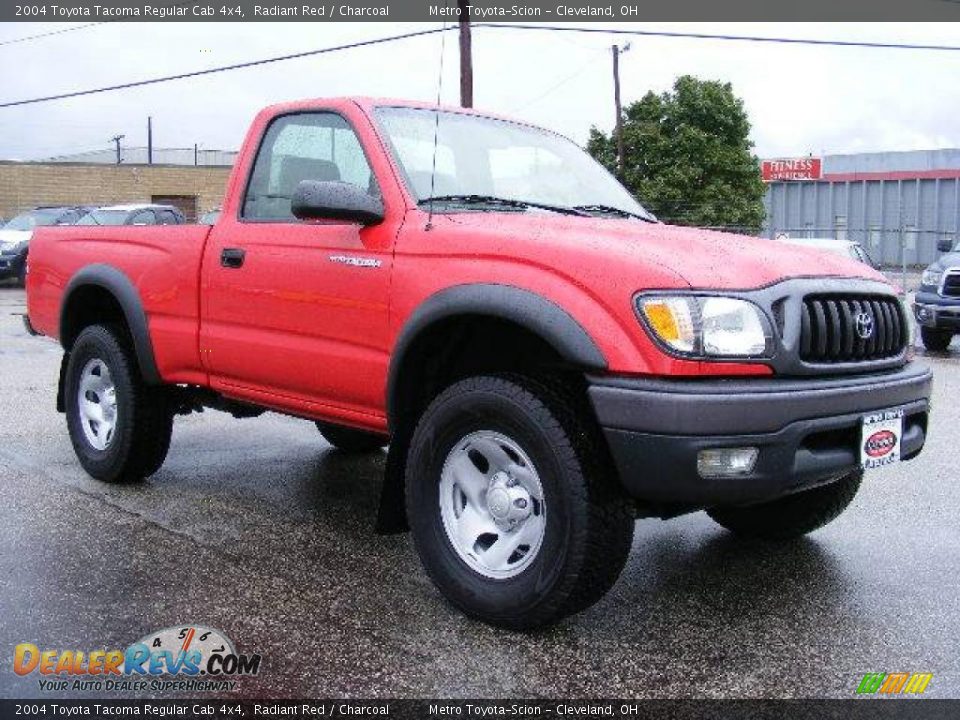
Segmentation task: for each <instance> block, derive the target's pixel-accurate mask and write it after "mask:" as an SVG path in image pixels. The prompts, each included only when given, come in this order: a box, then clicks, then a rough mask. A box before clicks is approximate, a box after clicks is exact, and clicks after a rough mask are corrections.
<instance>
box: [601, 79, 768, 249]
mask: <svg viewBox="0 0 960 720" xmlns="http://www.w3.org/2000/svg"><path fill="white" fill-rule="evenodd" d="M623 140H624V163H623V164H624V167H623V172H622V173H617V174H618V175H620V177H621V180H622V181H623V183H624V184H625V185H626V186H627V188H628V189H629V190H630V191H631V192H632V193H634V195H636V197H637V198H638V199H639V200H640V201H641V202H642V203H643V204H644V205H645V206H646V207H647V208H649V209H650V210H651V211H652V212H653V213H655V214H656V215H657V216H658V217H659V218H660V219H661V220H663V221H664V222H669V223H675V224H679V225H698V226H722V225H724V226H730V225H732V226H737V227H741V228H744V229H748V230H758V229H759V228H760V226H761V224H762V223H763V220H764V214H765V213H764V208H763V194H764V185H763V181H762V180H761V179H760V164H759V161H758V160H757V158H756V156H755V155H754V154H753V152H752V149H753V143H752V142H751V141H750V121H749V119H748V118H747V113H746V110H744V107H743V101H742V100H741V99H740V98H738V97H736V96H735V95H734V94H733V88H732V86H731V85H730V83H721V82H717V81H714V80H699V79H697V78H695V77H691V76H689V75H684V76H683V77H680V78H677V80H676V82H675V83H674V85H673V89H672V90H671V91H669V92H665V93H662V94H660V95H655V94H654V93H652V92H649V93H647V94H646V95H645V96H644V97H643V98H642V99H641V100H639V101H637V102H635V103H633V104H632V105H630V106H629V107H627V108H626V110H625V112H624V121H623ZM587 150H588V151H589V152H590V154H591V155H593V157H595V158H596V159H597V160H599V161H600V162H601V163H603V164H604V165H605V166H606V167H607V168H608V169H609V170H611V171H612V172H614V173H616V165H617V163H616V156H617V150H616V140H615V138H614V137H613V134H611V135H606V134H604V133H603V132H601V131H600V130H598V129H597V128H596V127H592V128H591V129H590V139H589V141H588V143H587Z"/></svg>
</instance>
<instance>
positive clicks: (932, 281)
mask: <svg viewBox="0 0 960 720" xmlns="http://www.w3.org/2000/svg"><path fill="white" fill-rule="evenodd" d="M942 277H943V270H937V269H935V268H927V269H926V270H924V271H923V275H921V276H920V284H921V285H926V286H927V287H939V285H940V278H942Z"/></svg>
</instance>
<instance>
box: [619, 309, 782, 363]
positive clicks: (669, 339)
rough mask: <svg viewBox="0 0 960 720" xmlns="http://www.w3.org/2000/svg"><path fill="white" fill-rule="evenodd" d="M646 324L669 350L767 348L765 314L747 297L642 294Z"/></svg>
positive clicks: (744, 353)
mask: <svg viewBox="0 0 960 720" xmlns="http://www.w3.org/2000/svg"><path fill="white" fill-rule="evenodd" d="M637 306H638V309H639V310H640V315H641V317H642V318H643V320H644V324H645V325H646V327H647V330H648V331H649V332H650V333H651V334H652V335H653V336H654V338H655V339H657V340H658V341H660V342H661V343H663V344H664V345H666V346H667V347H668V348H669V349H670V350H673V351H674V352H677V353H679V354H682V355H689V356H691V357H763V356H766V355H769V354H770V351H771V350H772V346H773V343H772V340H773V332H772V331H771V328H770V323H769V321H768V320H767V317H766V315H764V314H763V312H762V311H761V310H760V308H758V307H757V306H756V305H754V304H753V303H751V302H748V301H746V300H741V299H739V298H732V297H719V296H708V295H666V296H662V295H643V296H641V297H640V298H639V299H638V301H637Z"/></svg>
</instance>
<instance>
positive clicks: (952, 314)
mask: <svg viewBox="0 0 960 720" xmlns="http://www.w3.org/2000/svg"><path fill="white" fill-rule="evenodd" d="M913 316H914V317H915V318H916V319H917V323H918V324H920V325H922V326H923V327H928V328H936V329H937V330H955V331H958V332H960V297H944V296H942V295H937V294H936V293H931V292H925V291H922V290H921V291H920V292H918V293H917V294H916V297H915V298H914V301H913Z"/></svg>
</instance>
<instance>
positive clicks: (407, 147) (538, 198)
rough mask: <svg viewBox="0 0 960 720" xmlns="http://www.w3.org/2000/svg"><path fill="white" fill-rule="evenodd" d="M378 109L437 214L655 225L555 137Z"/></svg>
mask: <svg viewBox="0 0 960 720" xmlns="http://www.w3.org/2000/svg"><path fill="white" fill-rule="evenodd" d="M376 112H377V116H378V118H379V120H380V123H381V125H382V126H383V128H384V130H385V131H386V134H387V137H388V138H389V141H390V145H391V149H392V151H393V153H394V156H395V157H396V159H397V162H398V163H399V165H400V166H401V168H402V169H403V172H404V174H405V176H406V182H407V186H408V187H409V189H410V191H411V192H412V193H413V195H414V196H415V197H416V199H417V201H418V202H420V203H424V202H426V201H429V200H430V199H431V198H433V199H434V204H435V205H436V209H437V210H441V209H442V208H446V207H450V206H453V207H456V209H458V210H460V209H463V208H467V207H469V208H470V209H493V210H500V211H513V212H520V211H523V210H524V209H530V208H539V209H554V210H557V211H561V212H563V211H566V212H568V213H570V214H580V215H593V216H598V217H636V218H639V219H641V220H647V221H651V222H655V221H656V218H654V217H653V215H651V214H650V213H649V212H647V210H646V209H644V207H643V206H642V205H641V204H640V203H638V202H637V201H636V200H635V199H634V198H633V196H631V195H630V193H629V192H627V190H626V189H625V188H624V187H623V186H622V185H621V184H620V183H619V182H617V181H616V179H614V177H613V176H612V175H611V174H610V173H609V172H607V170H606V169H605V168H604V167H603V166H601V165H600V164H599V163H597V162H596V161H595V160H594V159H593V158H591V157H590V155H588V154H587V153H586V152H584V151H583V150H582V149H581V148H579V147H578V146H577V145H576V144H574V143H573V142H571V141H570V140H567V139H566V138H564V137H561V136H559V135H555V134H554V133H551V132H548V131H546V130H541V129H539V128H534V127H530V126H528V125H521V124H519V123H515V122H510V121H507V120H498V119H495V118H489V117H483V116H480V115H470V114H466V113H457V112H452V111H443V110H440V111H438V110H433V109H422V108H402V107H380V108H377V111H376ZM435 133H436V171H435V173H434V172H433V169H434V134H435ZM431 176H432V177H431Z"/></svg>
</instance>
